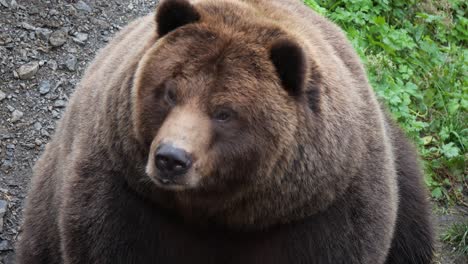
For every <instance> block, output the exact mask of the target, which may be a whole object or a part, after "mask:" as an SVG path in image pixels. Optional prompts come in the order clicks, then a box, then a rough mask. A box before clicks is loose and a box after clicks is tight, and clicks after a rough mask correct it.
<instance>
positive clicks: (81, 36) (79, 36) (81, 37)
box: [73, 32, 88, 44]
mask: <svg viewBox="0 0 468 264" xmlns="http://www.w3.org/2000/svg"><path fill="white" fill-rule="evenodd" d="M87 40H88V34H86V33H80V32H78V33H76V34H75V37H74V38H73V41H75V42H77V43H78V44H85V42H86V41H87Z"/></svg>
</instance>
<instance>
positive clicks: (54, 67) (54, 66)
mask: <svg viewBox="0 0 468 264" xmlns="http://www.w3.org/2000/svg"><path fill="white" fill-rule="evenodd" d="M47 65H48V66H49V68H50V69H51V70H53V71H56V70H57V68H58V65H57V62H56V61H55V60H50V61H48V62H47Z"/></svg>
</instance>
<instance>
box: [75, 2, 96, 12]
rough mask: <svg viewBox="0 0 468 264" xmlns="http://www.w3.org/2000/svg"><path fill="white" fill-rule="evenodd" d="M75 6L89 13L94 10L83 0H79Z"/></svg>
mask: <svg viewBox="0 0 468 264" xmlns="http://www.w3.org/2000/svg"><path fill="white" fill-rule="evenodd" d="M75 8H76V9H78V10H80V11H84V12H87V13H90V12H92V11H93V9H92V8H91V7H90V6H89V5H88V4H86V3H85V2H83V1H78V3H76V4H75Z"/></svg>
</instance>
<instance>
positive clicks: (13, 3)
mask: <svg viewBox="0 0 468 264" xmlns="http://www.w3.org/2000/svg"><path fill="white" fill-rule="evenodd" d="M10 7H11V9H16V8H18V3H16V1H15V0H11V2H10Z"/></svg>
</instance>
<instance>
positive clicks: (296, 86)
mask: <svg viewBox="0 0 468 264" xmlns="http://www.w3.org/2000/svg"><path fill="white" fill-rule="evenodd" d="M270 59H271V60H272V62H273V65H275V68H276V72H277V73H278V75H279V77H280V79H281V83H282V85H283V87H284V88H285V89H286V91H287V92H288V93H289V94H290V95H291V96H294V97H298V96H299V95H301V93H302V91H303V90H304V85H305V78H306V74H307V65H306V57H305V54H304V51H303V49H302V48H301V47H300V46H299V45H298V44H297V43H296V42H294V41H292V40H289V39H281V40H278V41H276V42H274V43H273V45H272V46H271V49H270Z"/></svg>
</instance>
